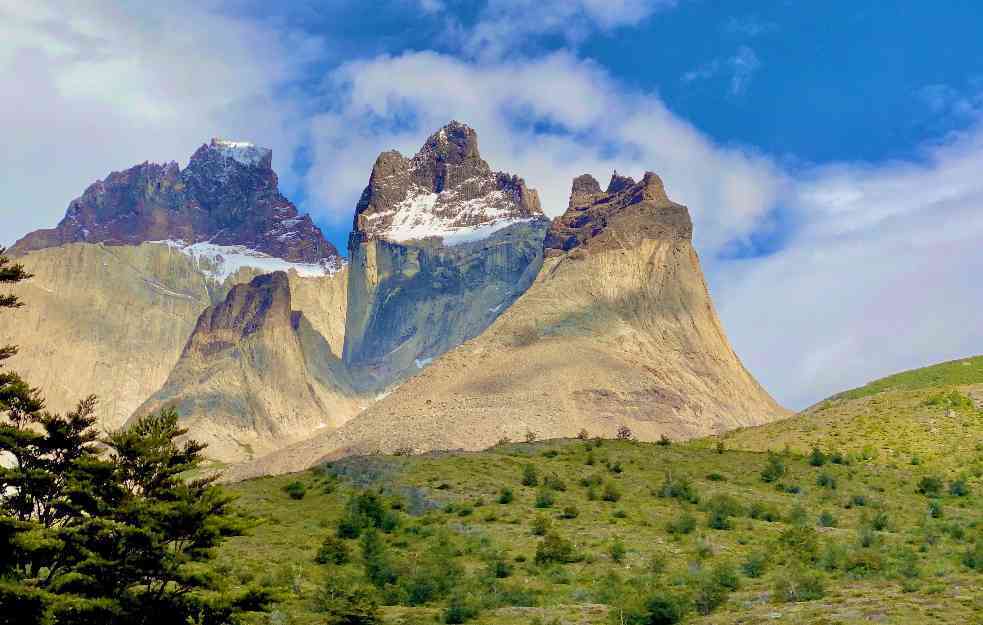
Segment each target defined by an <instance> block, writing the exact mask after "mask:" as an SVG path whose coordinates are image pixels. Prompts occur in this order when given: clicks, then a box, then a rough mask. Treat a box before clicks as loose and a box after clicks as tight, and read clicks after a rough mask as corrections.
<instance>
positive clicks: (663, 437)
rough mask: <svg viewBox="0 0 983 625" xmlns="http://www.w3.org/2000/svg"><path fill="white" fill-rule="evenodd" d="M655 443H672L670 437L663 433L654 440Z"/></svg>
mask: <svg viewBox="0 0 983 625" xmlns="http://www.w3.org/2000/svg"><path fill="white" fill-rule="evenodd" d="M655 444H656V445H660V446H662V447H668V446H669V445H672V439H670V438H669V437H668V436H666V435H665V434H661V435H660V436H659V440H657V441H656V442H655Z"/></svg>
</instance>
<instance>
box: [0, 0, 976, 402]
mask: <svg viewBox="0 0 983 625" xmlns="http://www.w3.org/2000/svg"><path fill="white" fill-rule="evenodd" d="M271 4H272V3H268V2H259V1H252V0H250V1H246V0H239V1H228V2H222V1H220V0H211V1H209V2H205V3H201V2H194V3H193V2H177V3H176V4H168V5H166V6H165V5H161V4H160V3H155V4H149V3H136V2H132V3H118V2H117V3H109V2H101V1H98V0H82V1H80V2H79V3H78V4H77V5H73V10H72V11H71V12H69V11H66V10H65V8H64V5H63V4H61V3H58V2H54V1H50V2H49V1H43V0H38V1H37V2H32V3H20V2H13V1H7V0H0V93H4V94H6V97H4V98H0V120H2V121H0V124H2V125H3V130H4V136H5V141H6V147H7V148H8V149H6V150H5V151H4V152H3V153H2V154H0V168H2V169H3V171H5V173H6V175H5V176H4V177H2V178H0V219H2V220H3V222H4V224H5V227H4V229H3V232H2V233H0V244H5V243H6V244H9V243H10V242H12V241H13V240H15V239H16V238H17V237H19V236H20V235H22V234H23V233H24V232H26V231H28V230H31V229H34V228H38V227H47V226H51V225H53V224H54V223H55V222H56V221H57V220H58V219H59V218H60V217H61V215H62V214H63V212H64V209H65V206H67V204H68V202H69V201H70V200H71V199H72V198H74V197H76V196H78V195H79V194H80V193H81V192H82V190H83V189H84V188H85V187H86V186H87V185H88V184H90V183H91V182H93V181H94V180H97V179H100V178H103V177H105V175H106V174H107V173H108V172H109V171H112V170H119V169H123V168H126V167H128V166H131V165H132V164H134V163H138V162H142V161H145V160H152V161H167V160H177V161H179V162H181V163H182V164H183V163H185V162H186V161H187V158H188V156H189V155H190V154H191V153H192V152H193V151H194V149H195V148H196V147H197V146H198V145H200V144H201V143H203V142H206V141H207V140H208V139H209V138H210V137H212V136H222V137H227V138H234V139H245V140H252V141H255V142H256V143H259V144H261V145H264V146H269V147H272V148H273V150H274V167H275V168H276V169H277V172H278V174H279V175H280V179H281V187H282V189H283V190H284V192H285V193H286V194H287V195H288V196H289V197H290V198H291V199H293V200H294V201H295V202H296V203H297V204H298V206H300V207H301V209H302V210H305V211H307V212H310V213H311V214H312V216H313V217H314V218H315V221H316V222H317V223H318V224H319V225H321V227H322V228H323V229H324V231H325V233H326V234H327V235H328V237H329V238H330V239H331V240H332V241H333V242H335V243H336V244H337V245H338V246H339V248H343V246H344V242H345V239H346V237H347V233H348V229H349V227H350V223H351V215H352V210H353V207H354V204H355V201H356V200H357V197H358V194H359V192H360V191H361V189H362V188H363V187H364V185H365V184H366V182H367V179H368V175H369V171H370V169H371V166H372V162H373V160H374V159H375V156H376V155H377V154H378V153H379V152H380V151H382V150H386V149H391V148H397V149H399V150H401V151H403V152H404V153H412V152H414V151H415V150H416V149H417V148H418V147H419V145H420V144H421V143H422V141H423V139H424V138H425V137H426V136H427V135H428V134H429V133H430V132H432V131H433V130H434V129H435V128H437V127H438V126H440V125H442V124H443V123H445V122H447V121H448V120H450V119H454V118H456V119H460V120H461V121H465V122H467V123H469V124H471V125H472V126H474V127H475V129H476V130H477V131H478V134H479V138H480V143H481V147H482V152H483V154H484V156H485V157H486V159H487V160H489V162H490V163H491V165H492V166H493V167H495V168H497V169H503V170H507V171H512V172H515V173H518V174H520V175H521V176H523V177H524V178H525V179H526V180H527V182H528V183H529V184H530V185H531V186H532V187H534V188H536V189H538V190H539V192H540V195H541V197H542V199H543V202H544V207H545V209H546V210H547V212H548V213H550V214H554V215H555V214H557V213H558V212H560V211H562V209H563V208H564V206H565V204H566V195H567V192H568V190H569V184H570V180H571V179H572V178H573V176H575V175H577V174H580V173H584V172H585V171H586V172H590V173H593V174H594V175H595V176H597V177H598V178H602V179H603V178H604V177H605V176H607V175H608V174H609V173H610V171H611V170H613V169H618V170H619V171H621V172H623V173H629V174H631V175H635V176H638V175H641V174H642V172H644V171H645V170H648V169H651V170H654V171H656V172H657V173H659V174H660V175H661V176H662V177H663V179H664V180H665V182H666V185H667V189H668V190H669V193H670V195H671V196H672V197H673V198H674V199H675V200H677V201H679V202H682V203H684V204H687V205H688V206H689V207H690V209H691V211H692V213H693V216H694V221H695V225H696V232H695V242H696V245H697V249H698V251H699V252H700V255H701V259H702V261H703V264H704V268H705V270H706V273H707V279H708V282H709V286H710V288H711V291H712V293H713V295H714V299H715V302H716V303H717V307H718V309H719V312H720V315H721V318H722V320H723V322H724V325H725V327H726V328H727V330H728V333H729V335H730V337H731V339H732V342H733V343H734V345H735V348H736V350H737V352H738V354H739V355H740V356H741V357H742V358H743V359H744V361H745V363H746V364H747V365H748V367H749V368H750V369H751V370H752V372H753V373H754V374H755V375H757V376H758V377H759V379H760V380H761V381H762V382H763V383H764V384H765V386H766V387H767V388H768V389H769V390H770V391H771V392H772V393H773V394H775V395H776V397H778V398H779V399H780V400H781V401H783V402H784V403H786V404H787V405H789V406H792V407H802V406H805V405H807V404H809V403H811V402H812V401H816V400H818V399H820V398H822V397H824V396H826V395H828V394H830V393H832V392H836V391H838V390H841V389H843V388H846V387H850V386H855V385H858V384H862V383H863V382H865V381H867V380H869V379H871V378H873V377H875V376H879V375H883V374H886V373H890V372H892V371H895V370H898V369H902V368H907V367H914V366H919V365H922V364H926V363H929V362H934V361H938V360H942V359H947V358H954V357H958V356H962V355H968V354H975V353H980V352H983V328H981V327H980V324H978V322H977V321H976V311H977V310H979V309H980V306H981V305H983V295H981V290H980V288H979V285H978V284H977V280H976V276H978V275H980V274H979V270H980V269H983V267H981V265H983V258H981V256H983V255H981V254H980V253H979V252H978V247H979V246H978V241H979V237H980V235H981V234H983V210H981V208H983V206H981V204H983V181H981V178H983V177H981V176H980V172H981V171H983V127H981V121H983V43H981V40H980V37H979V36H978V32H979V30H980V26H981V25H983V9H980V8H978V4H977V3H973V2H968V1H956V0H952V1H949V2H945V3H936V4H934V5H929V4H928V3H923V2H914V1H911V2H895V3H880V2H844V1H832V2H825V3H805V2H793V1H772V2H765V1H761V2H727V3H724V2H711V1H709V0H564V1H559V0H476V1H474V2H454V1H452V0H392V1H390V2H364V1H363V2H348V1H342V0H337V1H335V2H300V1H296V2H291V3H285V4H286V8H271V6H270V5H271ZM158 5H159V6H158Z"/></svg>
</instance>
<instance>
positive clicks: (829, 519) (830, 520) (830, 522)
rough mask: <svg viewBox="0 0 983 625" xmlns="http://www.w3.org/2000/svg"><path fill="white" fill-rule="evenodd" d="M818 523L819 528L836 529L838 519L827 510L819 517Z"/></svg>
mask: <svg viewBox="0 0 983 625" xmlns="http://www.w3.org/2000/svg"><path fill="white" fill-rule="evenodd" d="M818 523H819V527H836V525H837V521H836V517H835V516H833V513H832V512H829V511H826V510H823V512H822V513H821V514H820V515H819V521H818Z"/></svg>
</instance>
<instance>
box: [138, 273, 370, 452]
mask: <svg viewBox="0 0 983 625" xmlns="http://www.w3.org/2000/svg"><path fill="white" fill-rule="evenodd" d="M351 386H352V385H351V381H350V380H349V378H348V375H347V372H346V371H345V368H344V366H343V365H342V364H341V361H340V360H339V359H338V358H337V356H335V355H334V354H333V353H332V351H331V347H330V346H329V345H328V343H327V342H326V341H325V339H324V338H323V337H322V336H321V334H319V333H318V332H316V331H315V330H314V328H313V327H312V326H311V323H310V322H309V321H308V320H307V318H306V317H305V315H304V313H303V312H301V311H297V310H293V309H292V304H291V288H290V281H289V279H288V276H287V274H286V273H284V272H282V271H278V272H274V273H271V274H265V275H261V276H258V277H256V278H254V279H253V280H251V281H250V282H249V283H248V284H238V285H236V286H234V287H233V288H232V289H231V290H230V291H229V294H228V296H227V297H226V299H225V300H224V301H223V302H220V303H218V304H216V305H214V306H210V307H209V308H207V309H206V310H205V311H204V312H202V313H201V315H200V316H199V318H198V322H197V324H196V325H195V329H194V331H193V332H192V333H191V336H190V338H189V339H188V341H187V344H186V345H185V348H184V351H183V352H182V354H181V358H180V359H179V360H178V362H177V364H176V365H175V366H174V369H173V370H172V371H171V373H170V375H169V376H168V378H167V381H166V382H165V383H164V385H163V387H162V388H161V389H160V390H159V391H157V392H156V393H155V394H154V395H153V396H151V397H150V398H149V399H148V400H147V401H146V402H145V403H144V404H143V406H141V407H140V408H139V409H137V411H136V412H135V413H134V416H133V418H132V419H131V422H132V421H134V420H135V419H137V418H138V417H139V416H141V415H144V414H148V413H151V412H155V411H157V410H160V409H161V408H166V407H171V408H175V409H176V410H177V411H178V413H179V414H180V416H181V422H182V426H183V427H186V428H187V429H188V430H189V433H188V436H189V437H191V438H194V439H196V440H199V441H202V442H205V443H207V444H208V455H209V456H210V457H212V458H214V459H217V460H221V461H224V462H235V461H239V460H245V459H249V458H252V457H253V456H254V455H256V454H262V453H266V452H269V451H272V450H274V449H277V448H278V447H280V446H282V445H284V444H287V443H290V442H293V441H296V440H299V439H303V438H307V437H309V436H310V435H311V434H312V433H314V432H316V431H318V430H321V429H324V428H328V429H333V428H335V427H338V426H339V425H341V424H343V423H344V422H345V421H347V420H348V419H349V418H350V417H351V416H352V415H354V414H355V413H357V412H358V411H359V410H360V409H361V408H362V407H363V406H362V405H361V404H360V403H359V401H358V399H357V397H356V394H355V393H354V392H353V391H352V390H351Z"/></svg>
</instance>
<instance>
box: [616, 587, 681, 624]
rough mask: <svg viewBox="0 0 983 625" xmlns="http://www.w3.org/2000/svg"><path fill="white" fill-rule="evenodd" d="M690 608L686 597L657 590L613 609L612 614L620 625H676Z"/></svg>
mask: <svg viewBox="0 0 983 625" xmlns="http://www.w3.org/2000/svg"><path fill="white" fill-rule="evenodd" d="M688 610H689V602H688V601H687V600H686V599H685V598H683V597H681V596H678V595H673V594H670V593H668V592H666V591H664V590H656V591H655V592H653V593H651V594H649V595H648V596H646V597H645V598H643V599H642V600H640V601H638V602H637V603H634V604H632V605H630V606H627V607H623V608H621V609H618V610H612V611H611V615H612V618H613V619H616V620H615V621H614V622H617V623H619V625H620V624H622V623H623V624H624V625H675V624H676V623H681V622H682V620H683V618H684V617H685V616H686V613H687V611H688Z"/></svg>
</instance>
